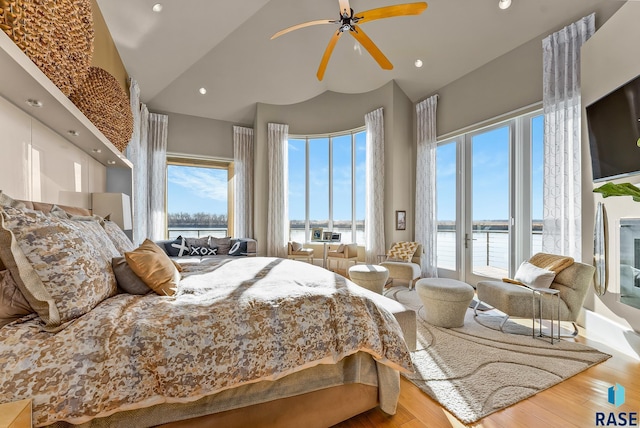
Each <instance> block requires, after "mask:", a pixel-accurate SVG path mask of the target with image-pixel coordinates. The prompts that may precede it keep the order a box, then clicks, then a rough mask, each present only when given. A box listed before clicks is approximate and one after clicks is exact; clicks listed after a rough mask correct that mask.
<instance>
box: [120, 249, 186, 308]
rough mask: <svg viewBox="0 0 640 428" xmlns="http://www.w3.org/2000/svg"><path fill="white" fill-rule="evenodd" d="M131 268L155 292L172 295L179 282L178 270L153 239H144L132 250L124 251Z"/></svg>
mask: <svg viewBox="0 0 640 428" xmlns="http://www.w3.org/2000/svg"><path fill="white" fill-rule="evenodd" d="M124 256H125V258H126V259H127V263H128V264H129V267H131V270H132V271H133V272H134V273H135V274H136V275H138V276H139V277H140V279H142V281H143V282H144V283H145V284H147V286H148V287H149V288H151V289H152V290H153V291H155V292H156V293H157V294H159V295H161V296H163V295H167V296H173V295H174V294H175V289H176V287H177V286H178V283H179V282H180V272H178V269H177V268H176V267H175V265H174V264H173V261H172V260H171V259H170V258H169V256H168V255H167V253H165V252H164V250H163V249H162V248H160V247H159V246H157V245H156V244H155V243H154V242H153V241H151V240H149V239H145V241H144V242H143V243H142V245H140V246H139V247H138V248H136V249H135V250H133V251H129V252H126V253H124Z"/></svg>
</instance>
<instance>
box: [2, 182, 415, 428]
mask: <svg viewBox="0 0 640 428" xmlns="http://www.w3.org/2000/svg"><path fill="white" fill-rule="evenodd" d="M0 205H2V208H0V210H1V211H0V220H1V225H0V226H1V227H0V261H2V266H0V279H2V281H1V282H0V287H2V291H3V296H4V300H5V301H6V300H7V298H6V295H7V289H9V288H10V287H11V286H13V287H14V291H13V294H12V295H11V296H10V297H11V298H10V299H9V300H11V301H13V302H14V303H16V302H15V301H16V298H15V297H16V295H17V294H16V291H15V290H16V289H17V290H18V291H20V295H21V296H22V297H23V298H24V299H25V300H27V302H26V303H28V306H29V308H27V309H25V308H24V307H23V308H22V312H25V311H26V310H30V312H29V313H26V314H25V313H21V314H18V315H16V314H14V317H13V319H12V320H10V322H6V321H5V323H6V325H4V326H2V327H0V385H1V389H0V403H4V402H9V401H15V400H19V399H24V398H30V399H32V400H33V412H34V413H33V416H34V426H55V427H66V426H86V427H101V426H109V427H116V426H159V425H160V426H167V427H180V426H189V427H198V426H213V425H219V426H279V427H280V426H300V425H302V424H304V425H305V426H309V427H313V426H318V427H322V426H330V425H333V424H335V423H338V422H340V421H342V420H344V419H348V418H350V417H352V416H354V415H356V414H358V413H361V412H363V411H366V410H368V409H370V408H373V407H376V406H380V408H381V409H382V410H383V411H385V412H386V413H389V414H393V413H395V410H396V404H397V400H398V396H399V372H401V371H410V370H411V362H410V357H409V353H408V350H407V346H406V344H405V342H404V340H403V337H402V331H401V329H400V327H399V325H398V323H397V322H396V320H395V318H394V317H393V315H392V314H391V313H390V312H389V311H388V310H387V309H385V305H386V304H387V302H386V300H387V299H386V298H384V297H383V296H379V295H375V293H371V292H370V291H368V290H365V289H363V288H360V287H358V286H356V285H355V284H353V283H351V282H350V281H348V280H346V279H345V278H343V277H341V276H340V275H336V274H334V273H332V272H329V271H326V270H324V269H322V268H319V267H315V266H312V265H309V264H307V263H302V262H297V261H293V260H283V259H277V258H265V257H242V258H237V259H223V260H217V259H216V260H211V261H209V262H206V263H199V264H196V265H190V266H185V267H182V268H181V269H182V272H180V274H179V278H178V282H176V284H175V287H173V288H172V290H173V292H174V294H173V295H170V296H168V295H160V294H157V293H154V292H149V293H146V294H129V293H124V292H119V291H121V287H120V285H121V284H120V283H118V282H117V281H116V278H115V275H114V274H113V270H112V269H111V261H112V259H113V258H115V257H122V255H123V254H126V255H129V254H131V253H134V252H135V251H137V250H138V249H131V248H130V245H131V244H130V243H129V244H127V242H126V241H125V240H124V239H123V238H122V235H123V234H122V232H121V231H120V230H119V229H117V228H113V225H111V224H109V223H110V222H105V221H104V220H102V219H97V218H95V217H91V216H89V215H88V214H89V213H86V212H82V211H80V212H74V211H73V210H72V209H71V208H70V207H62V209H61V208H60V207H55V206H46V207H41V206H38V205H33V204H30V205H28V206H27V207H24V206H23V205H21V204H20V203H19V202H16V201H13V200H11V199H10V198H8V197H6V195H2V194H0ZM31 208H42V209H44V211H48V213H46V214H45V213H44V212H43V211H39V210H34V209H31ZM151 244H152V245H155V244H153V243H151ZM129 250H131V251H129ZM164 256H165V257H167V256H166V254H164ZM167 259H168V258H167ZM127 260H129V259H127ZM176 269H179V268H176ZM11 282H13V283H14V284H13V285H11V284H9V283H11ZM34 284H35V285H34ZM12 299H13V300H12ZM5 303H6V302H5ZM18 306H20V305H18ZM22 306H25V305H24V302H23V304H22ZM5 312H6V311H5ZM18 312H20V311H18Z"/></svg>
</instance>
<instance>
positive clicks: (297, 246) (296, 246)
mask: <svg viewBox="0 0 640 428" xmlns="http://www.w3.org/2000/svg"><path fill="white" fill-rule="evenodd" d="M300 250H302V244H301V243H299V242H296V241H291V251H300Z"/></svg>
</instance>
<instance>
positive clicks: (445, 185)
mask: <svg viewBox="0 0 640 428" xmlns="http://www.w3.org/2000/svg"><path fill="white" fill-rule="evenodd" d="M543 135H544V120H543V116H542V114H540V112H536V113H530V114H527V115H523V116H520V117H516V118H514V119H511V120H508V121H505V122H502V123H499V124H496V125H492V126H490V127H485V128H482V129H478V130H476V131H472V132H469V133H466V134H463V135H459V136H457V137H455V138H451V139H447V140H443V141H441V142H439V143H438V148H437V152H436V153H437V154H436V189H437V220H438V238H437V240H438V246H437V259H438V268H440V271H441V273H442V274H443V276H456V277H461V278H462V279H464V280H466V281H467V282H469V283H476V282H477V281H478V280H480V279H481V278H483V277H494V278H499V277H506V276H509V275H510V274H513V273H514V271H515V269H517V267H518V266H517V265H516V264H517V263H518V262H519V261H521V260H526V259H528V258H529V257H530V256H531V255H532V254H533V253H536V252H538V251H540V249H541V233H542V177H543V171H542V169H543V165H542V162H543V153H542V151H543V146H542V142H543ZM447 271H449V273H448V274H447Z"/></svg>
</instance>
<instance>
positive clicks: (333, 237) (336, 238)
mask: <svg viewBox="0 0 640 428" xmlns="http://www.w3.org/2000/svg"><path fill="white" fill-rule="evenodd" d="M341 238H342V234H341V233H337V232H333V233H332V234H331V240H332V241H333V242H340V239H341Z"/></svg>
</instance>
